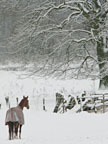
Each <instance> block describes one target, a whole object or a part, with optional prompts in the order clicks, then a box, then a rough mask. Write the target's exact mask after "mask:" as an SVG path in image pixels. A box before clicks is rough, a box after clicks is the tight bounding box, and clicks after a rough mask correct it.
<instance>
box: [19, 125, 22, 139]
mask: <svg viewBox="0 0 108 144" xmlns="http://www.w3.org/2000/svg"><path fill="white" fill-rule="evenodd" d="M21 128H22V125H20V127H19V138H20V139H21Z"/></svg>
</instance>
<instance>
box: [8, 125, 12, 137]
mask: <svg viewBox="0 0 108 144" xmlns="http://www.w3.org/2000/svg"><path fill="white" fill-rule="evenodd" d="M8 128H9V140H11V124H10V123H8Z"/></svg>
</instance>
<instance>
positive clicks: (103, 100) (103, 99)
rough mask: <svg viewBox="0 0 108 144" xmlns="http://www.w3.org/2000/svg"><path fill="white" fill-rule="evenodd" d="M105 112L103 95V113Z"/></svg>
mask: <svg viewBox="0 0 108 144" xmlns="http://www.w3.org/2000/svg"><path fill="white" fill-rule="evenodd" d="M104 112H105V95H104V94H103V113H104Z"/></svg>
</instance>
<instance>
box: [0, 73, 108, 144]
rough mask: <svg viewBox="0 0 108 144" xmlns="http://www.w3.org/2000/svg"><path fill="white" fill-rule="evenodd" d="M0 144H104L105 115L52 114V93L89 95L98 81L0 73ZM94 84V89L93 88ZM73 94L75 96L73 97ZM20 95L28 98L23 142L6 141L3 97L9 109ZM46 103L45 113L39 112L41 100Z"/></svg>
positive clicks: (106, 133)
mask: <svg viewBox="0 0 108 144" xmlns="http://www.w3.org/2000/svg"><path fill="white" fill-rule="evenodd" d="M0 80H1V83H0V92H1V93H0V94H1V96H0V103H1V104H2V108H1V109H0V144H107V143H108V128H107V123H108V113H104V114H95V113H92V114H89V113H87V112H81V113H74V112H73V111H71V110H69V111H68V112H66V113H64V114H55V113H53V112H52V110H53V108H54V106H55V92H56V91H59V92H63V94H64V95H66V96H67V95H68V94H70V93H71V94H80V93H81V92H82V91H83V90H87V92H88V93H90V92H94V91H95V90H97V87H98V86H97V85H98V82H97V81H95V82H94V81H91V80H80V81H78V80H72V81H70V80H66V81H63V80H61V81H59V80H53V79H44V80H43V79H39V78H28V79H23V80H21V79H19V77H17V75H16V73H13V72H6V71H0ZM95 84H96V85H95ZM75 92H76V93H75ZM23 95H29V100H30V109H29V110H27V109H24V116H25V125H24V126H23V127H22V139H21V140H20V139H15V140H11V141H9V140H8V127H7V126H5V114H6V111H7V109H8V108H7V107H6V104H5V97H6V96H9V98H10V103H11V107H12V106H15V105H16V99H15V98H16V96H18V97H19V100H20V99H21V98H22V96H23ZM43 97H44V98H45V99H46V109H47V111H43V110H42V98H43Z"/></svg>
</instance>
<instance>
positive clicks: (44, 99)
mask: <svg viewBox="0 0 108 144" xmlns="http://www.w3.org/2000/svg"><path fill="white" fill-rule="evenodd" d="M43 110H44V111H46V109H45V98H43Z"/></svg>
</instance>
